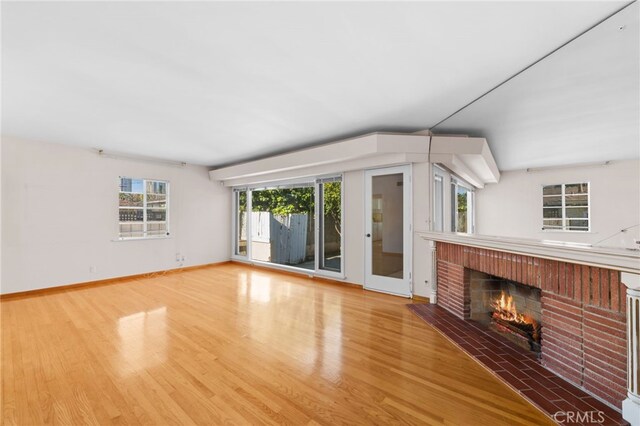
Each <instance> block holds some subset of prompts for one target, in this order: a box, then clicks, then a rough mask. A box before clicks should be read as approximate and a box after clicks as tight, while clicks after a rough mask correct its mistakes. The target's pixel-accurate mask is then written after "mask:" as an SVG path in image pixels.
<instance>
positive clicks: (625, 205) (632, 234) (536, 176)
mask: <svg viewBox="0 0 640 426" xmlns="http://www.w3.org/2000/svg"><path fill="white" fill-rule="evenodd" d="M572 182H590V184H591V186H590V191H591V193H590V201H591V232H589V233H583V232H558V231H542V229H541V228H542V186H543V185H550V184H559V183H572ZM639 223H640V161H638V160H632V161H619V162H613V163H611V164H609V165H607V166H589V167H566V168H562V169H553V170H545V171H532V172H527V171H511V172H503V173H502V177H501V179H500V182H499V183H497V184H489V185H487V186H486V187H485V188H484V189H481V190H478V191H476V232H477V233H478V234H482V235H497V236H506V237H520V238H533V239H537V240H557V241H571V242H581V243H591V244H594V243H596V242H598V241H600V240H602V239H604V238H606V237H608V236H610V235H613V234H615V233H617V232H618V231H620V230H621V229H622V228H626V227H629V226H633V225H637V224H639ZM634 238H640V226H637V227H635V228H633V229H630V230H629V231H628V232H626V233H621V234H619V235H617V236H615V237H613V238H611V239H608V240H606V241H604V242H602V243H601V244H600V245H602V246H610V247H628V248H631V247H633V246H634V242H633V239H634Z"/></svg>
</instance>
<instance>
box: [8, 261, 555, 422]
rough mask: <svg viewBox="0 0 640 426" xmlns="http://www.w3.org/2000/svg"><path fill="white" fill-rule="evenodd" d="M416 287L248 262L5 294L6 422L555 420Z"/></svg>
mask: <svg viewBox="0 0 640 426" xmlns="http://www.w3.org/2000/svg"><path fill="white" fill-rule="evenodd" d="M407 303H408V301H407V299H402V298H397V297H393V296H388V295H383V294H378V293H372V292H368V291H364V290H360V289H357V288H353V287H341V286H340V285H334V284H327V283H318V282H317V281H314V280H310V279H307V278H304V277H297V276H294V275H290V274H281V273H278V272H275V271H274V272H272V271H268V270H265V269H258V268H252V267H250V266H246V265H240V264H224V265H216V266H211V267H207V268H202V269H194V270H188V271H184V272H181V273H173V274H166V275H165V274H157V275H155V276H152V277H146V278H140V277H137V278H133V279H131V280H127V281H121V282H118V283H115V284H112V285H103V286H96V287H83V288H77V289H70V290H68V291H62V292H57V293H49V294H47V293H42V294H38V295H34V296H31V297H23V298H16V299H11V298H8V299H3V300H2V301H1V302H0V320H1V324H0V326H1V332H2V336H1V340H0V341H1V343H2V356H1V359H0V361H1V373H2V387H1V389H2V395H1V397H2V399H1V405H2V410H1V413H2V422H1V423H2V424H6V425H13V424H16V425H23V424H29V425H38V424H56V423H61V424H100V425H104V424H122V425H136V424H154V425H158V424H163V425H164V424H176V425H178V424H180V425H183V424H201V425H212V424H239V425H245V424H270V425H275V424H289V425H304V424H307V425H336V424H381V425H383V424H399V423H404V424H415V425H420V424H433V425H444V424H446V425H465V424H479V423H478V422H481V423H482V424H492V425H512V424H521V425H537V424H553V422H552V421H551V420H550V419H549V418H547V417H545V416H544V415H543V414H542V413H541V412H540V411H538V410H537V409H536V408H535V407H533V406H531V405H530V404H529V403H527V402H526V401H525V400H524V399H522V398H521V397H520V396H519V395H518V394H517V393H515V392H513V391H512V390H511V389H509V388H508V387H506V386H505V385H504V384H503V383H501V382H500V381H499V380H498V379H496V378H495V377H494V376H492V375H491V374H490V373H489V372H487V371H486V370H484V369H483V368H482V367H481V366H480V365H478V364H477V363H476V362H475V361H473V360H472V359H471V358H469V357H468V356H467V355H465V354H464V353H463V352H461V351H460V350H459V349H457V348H456V347H455V346H454V345H453V344H451V343H450V342H449V341H447V340H446V339H444V338H443V337H442V336H441V335H440V334H439V333H437V332H436V331H435V330H433V329H432V328H431V327H430V326H429V325H427V324H425V323H424V322H423V321H421V320H420V319H418V318H417V317H415V316H414V315H413V314H412V313H411V312H410V311H409V310H408V309H406V307H405V305H406V304H407Z"/></svg>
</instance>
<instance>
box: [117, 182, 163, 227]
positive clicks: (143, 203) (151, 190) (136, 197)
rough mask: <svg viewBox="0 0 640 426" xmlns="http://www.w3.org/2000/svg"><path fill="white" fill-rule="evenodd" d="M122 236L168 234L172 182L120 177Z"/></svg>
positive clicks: (119, 225) (119, 214)
mask: <svg viewBox="0 0 640 426" xmlns="http://www.w3.org/2000/svg"><path fill="white" fill-rule="evenodd" d="M118 210H119V211H118V232H119V238H120V239H132V238H154V237H166V236H168V235H169V214H168V212H169V182H167V181H162V180H151V179H135V178H128V177H121V178H120V193H119V206H118Z"/></svg>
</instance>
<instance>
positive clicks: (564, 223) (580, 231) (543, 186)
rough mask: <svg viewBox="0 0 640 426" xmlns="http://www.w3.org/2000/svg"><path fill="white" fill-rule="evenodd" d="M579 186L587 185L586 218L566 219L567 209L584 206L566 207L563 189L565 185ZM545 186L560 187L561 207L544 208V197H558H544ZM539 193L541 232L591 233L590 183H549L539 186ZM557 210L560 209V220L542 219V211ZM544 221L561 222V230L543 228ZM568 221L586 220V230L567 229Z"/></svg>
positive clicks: (565, 195)
mask: <svg viewBox="0 0 640 426" xmlns="http://www.w3.org/2000/svg"><path fill="white" fill-rule="evenodd" d="M581 184H586V185H587V192H586V195H587V206H586V207H587V217H586V218H582V217H579V218H576V217H573V218H570V217H567V208H584V207H585V206H567V205H566V197H567V194H566V193H565V188H566V186H567V185H581ZM547 186H560V187H561V191H560V197H561V201H562V203H561V207H558V206H548V207H545V205H544V199H545V197H557V196H558V195H557V194H555V195H544V188H545V187H547ZM540 192H541V195H542V197H541V201H542V212H543V214H542V231H543V232H577V233H585V232H587V233H588V232H591V182H588V181H587V182H585V181H581V182H569V183H551V184H545V185H541V186H540ZM576 195H584V194H576ZM557 208H561V209H562V218H545V217H544V209H557ZM545 220H562V228H545ZM569 220H586V221H587V229H568V228H569V224H568V221H569Z"/></svg>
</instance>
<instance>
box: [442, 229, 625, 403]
mask: <svg viewBox="0 0 640 426" xmlns="http://www.w3.org/2000/svg"><path fill="white" fill-rule="evenodd" d="M436 259H437V266H436V268H437V277H438V298H437V304H438V305H439V306H441V307H443V308H445V309H447V310H448V311H449V312H451V313H452V314H454V315H456V316H457V317H458V318H461V319H465V320H466V319H469V316H470V299H471V297H470V285H469V283H470V276H471V270H476V271H480V272H484V273H487V274H490V275H494V276H496V277H500V278H504V279H507V280H511V281H516V282H519V283H522V284H526V285H529V286H532V287H536V288H539V289H541V291H542V296H541V300H542V339H543V340H542V355H541V356H542V358H541V362H542V364H543V365H544V366H545V367H547V368H548V369H549V370H551V371H553V372H555V373H556V374H558V375H560V376H562V377H564V378H565V379H567V380H569V381H570V382H572V383H573V384H575V385H576V386H579V387H581V388H582V389H584V390H586V391H587V392H590V393H591V394H593V395H595V396H597V397H599V398H602V399H603V400H605V401H607V402H608V403H610V404H611V405H612V406H614V407H616V408H618V409H619V408H620V406H621V404H622V400H623V399H624V398H625V397H626V369H627V337H626V298H625V292H626V288H625V286H624V284H622V283H621V282H620V273H619V272H618V271H614V270H610V269H603V268H597V267H592V266H585V265H578V264H573V263H567V262H560V261H555V260H547V259H542V258H537V257H532V256H524V255H519V254H512V253H505V252H500V251H496V250H488V249H482V248H476V247H468V246H462V245H457V244H449V243H443V242H438V243H437V247H436Z"/></svg>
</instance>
